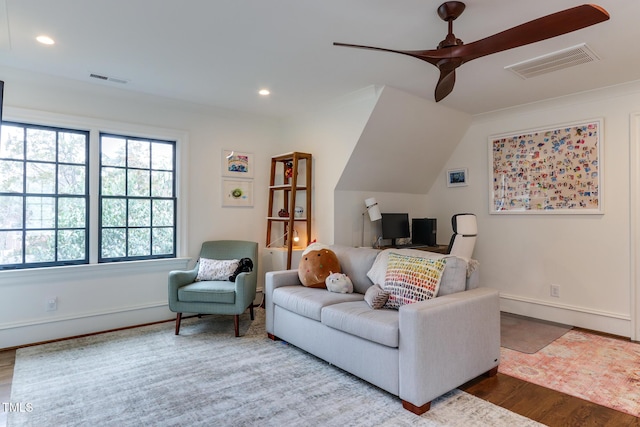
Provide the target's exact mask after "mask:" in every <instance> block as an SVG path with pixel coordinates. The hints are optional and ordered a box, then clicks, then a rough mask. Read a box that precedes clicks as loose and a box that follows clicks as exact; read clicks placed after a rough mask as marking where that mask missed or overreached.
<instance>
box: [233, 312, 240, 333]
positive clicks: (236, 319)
mask: <svg viewBox="0 0 640 427" xmlns="http://www.w3.org/2000/svg"><path fill="white" fill-rule="evenodd" d="M233 328H234V329H235V332H236V337H239V336H240V315H238V314H236V315H234V316H233Z"/></svg>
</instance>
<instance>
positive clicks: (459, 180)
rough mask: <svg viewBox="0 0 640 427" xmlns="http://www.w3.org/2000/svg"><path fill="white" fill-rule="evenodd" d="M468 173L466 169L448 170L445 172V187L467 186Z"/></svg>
mask: <svg viewBox="0 0 640 427" xmlns="http://www.w3.org/2000/svg"><path fill="white" fill-rule="evenodd" d="M467 179H469V173H468V172H467V168H461V169H449V170H448V171H447V187H463V186H465V185H468V184H467Z"/></svg>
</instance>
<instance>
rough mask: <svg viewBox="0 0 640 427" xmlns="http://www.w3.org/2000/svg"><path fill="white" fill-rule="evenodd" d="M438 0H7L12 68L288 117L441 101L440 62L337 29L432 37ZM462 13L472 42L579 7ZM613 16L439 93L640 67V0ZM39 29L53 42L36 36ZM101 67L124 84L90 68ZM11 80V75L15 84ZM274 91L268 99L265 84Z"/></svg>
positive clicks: (498, 7) (476, 99)
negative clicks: (538, 62)
mask: <svg viewBox="0 0 640 427" xmlns="http://www.w3.org/2000/svg"><path fill="white" fill-rule="evenodd" d="M441 3H442V1H441V0H420V1H418V0H394V1H389V0H348V1H346V0H318V1H309V0H269V1H266V0H182V1H180V0H56V1H52V0H0V79H1V78H2V67H5V66H8V67H13V68H18V69H29V70H35V71H38V72H42V73H50V74H53V75H57V76H64V77H68V78H71V79H76V80H82V81H86V82H93V83H95V84H100V85H108V86H112V87H114V88H117V89H125V90H132V91H139V92H145V93H151V94H156V95H161V96H166V97H170V98H177V99H183V100H188V101H192V102H196V103H201V104H208V105H214V106H220V107H224V108H231V109H236V110H243V111H249V112H253V113H259V114H265V115H269V116H276V117H281V116H288V115H291V114H294V113H296V112H299V111H301V110H305V109H308V108H311V107H313V106H314V105H318V104H319V103H324V102H327V101H330V100H331V99H333V98H337V97H339V96H341V95H344V94H346V93H350V92H353V91H356V90H359V89H361V88H364V87H366V86H369V85H389V86H392V87H395V88H398V89H401V90H403V91H406V92H409V93H413V94H415V95H418V96H421V97H423V98H427V99H433V90H434V88H435V84H436V81H437V79H438V74H439V73H438V70H437V69H436V68H435V67H434V66H432V65H430V64H428V63H426V62H422V61H419V60H417V59H414V58H410V57H407V56H403V55H397V54H393V53H385V52H375V51H368V50H359V49H348V48H343V47H335V46H333V45H332V43H333V42H334V41H338V42H344V43H353V44H365V45H373V46H380V47H386V48H392V49H432V48H435V47H436V45H437V44H438V43H439V42H440V40H442V39H443V38H444V36H445V35H446V33H447V25H446V23H445V22H443V21H442V20H441V19H440V18H439V17H438V16H437V13H436V9H437V7H438V6H439V5H440V4H441ZM466 4H467V8H466V10H465V12H464V13H463V14H462V16H461V17H460V18H458V19H457V20H456V21H455V22H454V33H455V34H456V36H457V37H458V38H461V39H462V40H463V41H465V42H466V43H470V42H473V41H475V40H478V39H481V38H484V37H486V36H489V35H492V34H494V33H496V32H499V31H502V30H505V29H508V28H511V27H513V26H515V25H518V24H521V23H524V22H527V21H530V20H532V19H535V18H538V17H541V16H544V15H547V14H550V13H553V12H557V11H559V10H563V9H567V8H570V7H574V6H577V5H579V4H580V3H579V2H577V1H573V0H554V1H530V0H468V1H467V2H466ZM598 4H599V5H600V6H602V7H604V8H605V9H606V10H607V11H608V12H609V13H610V15H611V19H610V20H609V21H606V22H604V23H601V24H598V25H595V26H592V27H589V28H586V29H583V30H579V31H577V32H574V33H570V34H567V35H564V36H561V37H557V38H555V39H551V40H546V41H542V42H539V43H535V44H532V45H529V46H524V47H520V48H517V49H513V50H510V51H506V52H502V53H498V54H494V55H491V56H487V57H484V58H479V59H476V60H474V61H471V62H469V63H466V64H464V65H463V66H462V67H461V68H459V69H458V70H457V82H456V86H455V88H454V90H453V93H452V94H451V95H449V96H448V97H447V98H445V99H444V100H443V101H441V103H442V104H444V105H446V106H448V107H451V108H455V109H458V110H461V111H464V112H467V113H470V114H477V113H482V112H487V111H492V110H496V109H501V108H505V107H509V106H513V105H518V104H523V103H529V102H534V101H537V100H541V99H546V98H552V97H556V96H561V95H566V94H569V93H574V92H580V91H585V90H590V89H595V88H599V87H604V86H610V85H615V84H619V83H623V82H627V81H632V80H639V79H640V52H639V48H638V44H637V42H638V40H640V25H639V24H638V18H639V17H640V1H638V0H600V1H599V2H598ZM40 34H47V35H49V36H51V37H53V38H54V39H55V40H56V42H57V43H56V44H55V45H53V46H44V45H41V44H39V43H37V42H36V41H35V37H36V36H38V35H40ZM580 43H587V44H588V45H589V46H590V47H591V48H592V49H593V50H594V51H595V52H596V53H597V54H598V55H599V57H600V58H601V60H600V61H598V62H592V63H588V64H583V65H579V66H576V67H572V68H569V69H565V70H561V71H557V72H554V73H550V74H546V75H543V76H539V77H535V78H532V79H528V80H522V79H520V78H518V77H517V76H515V75H514V74H512V73H511V72H509V71H506V70H504V67H505V66H507V65H510V64H513V63H516V62H520V61H523V60H527V59H531V58H534V57H537V56H540V55H544V54H547V53H551V52H554V51H557V50H560V49H565V48H568V47H571V46H575V45H577V44H580ZM90 73H97V74H102V75H106V76H110V77H115V78H117V79H123V80H127V81H128V83H126V84H122V83H115V82H104V81H99V80H96V79H92V78H90V77H89V74H90ZM8 83H10V82H8ZM263 87H266V88H269V89H270V90H271V92H272V94H271V95H270V96H269V97H268V98H265V97H260V96H259V95H257V91H258V89H260V88H263Z"/></svg>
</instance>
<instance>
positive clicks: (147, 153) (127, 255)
mask: <svg viewBox="0 0 640 427" xmlns="http://www.w3.org/2000/svg"><path fill="white" fill-rule="evenodd" d="M175 158H176V156H175V142H172V141H160V140H152V139H143V138H134V137H127V136H119V135H112V134H107V133H101V134H100V215H99V222H100V224H99V236H100V237H99V240H100V243H99V256H98V260H99V261H100V262H108V261H123V260H138V259H153V258H168V257H175V253H176V245H175V241H176V227H175V223H176V197H175V194H176V191H175V185H176V178H175Z"/></svg>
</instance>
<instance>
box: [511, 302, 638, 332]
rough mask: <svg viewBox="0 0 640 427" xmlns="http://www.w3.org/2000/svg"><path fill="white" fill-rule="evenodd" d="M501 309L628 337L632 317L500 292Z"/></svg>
mask: <svg viewBox="0 0 640 427" xmlns="http://www.w3.org/2000/svg"><path fill="white" fill-rule="evenodd" d="M500 310H501V311H505V312H507V313H513V314H519V315H521V316H528V317H534V318H537V319H542V320H548V321H551V322H557V323H563V324H565V325H572V326H577V327H580V328H585V329H591V330H594V331H599V332H605V333H608V334H613V335H618V336H622V337H626V338H629V337H630V336H631V317H630V316H629V315H623V314H619V313H610V312H605V311H599V310H592V309H588V308H585V307H579V306H572V305H568V304H558V303H551V302H549V301H543V300H536V299H533V298H526V297H521V296H518V295H510V294H505V293H500Z"/></svg>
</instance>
